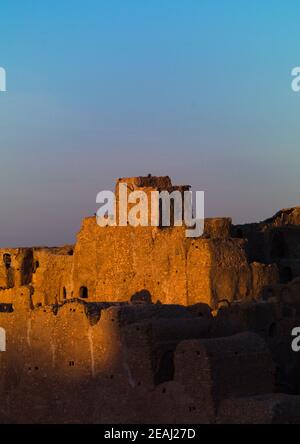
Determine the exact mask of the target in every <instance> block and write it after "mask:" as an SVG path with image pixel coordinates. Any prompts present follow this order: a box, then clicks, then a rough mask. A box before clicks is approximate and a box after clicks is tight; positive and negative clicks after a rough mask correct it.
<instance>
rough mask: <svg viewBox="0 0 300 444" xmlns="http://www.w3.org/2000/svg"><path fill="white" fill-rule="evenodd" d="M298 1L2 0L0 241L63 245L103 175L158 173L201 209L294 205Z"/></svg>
mask: <svg viewBox="0 0 300 444" xmlns="http://www.w3.org/2000/svg"><path fill="white" fill-rule="evenodd" d="M299 13H300V4H299V2H297V1H296V0H289V1H286V2H282V1H278V0H272V1H271V0H269V1H265V2H261V1H258V0H253V1H252V2H249V1H245V0H226V1H225V0H224V1H222V0H218V1H217V0H151V1H150V0H148V1H146V0H109V1H104V0H85V1H84V2H83V1H79V0H77V1H76V0H74V1H72V2H71V1H69V0H68V1H67V0H60V1H58V0H51V1H49V0H43V1H33V0H10V1H8V0H7V1H6V0H3V1H2V2H1V6H0V66H2V67H4V68H5V69H6V71H7V87H8V91H7V93H4V94H3V93H1V94H0V147H1V163H0V205H1V209H2V212H1V218H0V245H2V246H8V245H12V246H13V245H16V246H19V245H43V244H48V245H57V244H61V243H67V242H73V241H74V238H75V234H76V232H77V231H78V229H79V226H80V221H81V219H82V218H83V217H84V216H85V215H89V214H92V213H93V212H94V211H95V209H96V204H95V197H96V194H97V192H98V191H101V190H103V189H113V186H114V179H115V178H117V177H120V176H135V175H142V174H148V173H152V174H157V175H160V174H169V175H170V176H171V177H172V179H173V181H174V182H176V183H190V184H191V185H193V187H194V188H195V189H197V190H204V191H205V192H206V215H207V216H232V217H233V220H234V222H243V221H256V220H261V219H264V218H266V217H268V216H270V215H272V214H273V213H274V212H275V211H277V210H278V209H280V208H282V207H289V206H292V205H298V204H300V197H299V192H298V191H299V188H300V174H299V170H300V168H299V164H300V156H299V136H300V129H299V128H300V126H299V120H300V93H299V94H296V93H293V92H292V90H291V86H290V85H291V76H290V72H291V69H292V68H293V67H294V66H299V65H300V52H299V45H298V42H299V37H300V31H299V23H298V17H299Z"/></svg>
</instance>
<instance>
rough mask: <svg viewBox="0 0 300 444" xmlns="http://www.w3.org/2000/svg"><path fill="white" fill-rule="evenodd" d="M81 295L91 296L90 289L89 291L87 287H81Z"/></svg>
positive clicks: (84, 297)
mask: <svg viewBox="0 0 300 444" xmlns="http://www.w3.org/2000/svg"><path fill="white" fill-rule="evenodd" d="M79 297H80V298H81V299H87V298H88V297H89V291H88V289H87V287H80V290H79Z"/></svg>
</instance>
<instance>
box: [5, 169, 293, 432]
mask: <svg viewBox="0 0 300 444" xmlns="http://www.w3.org/2000/svg"><path fill="white" fill-rule="evenodd" d="M119 181H126V182H127V183H128V184H130V186H131V189H132V190H139V189H140V190H145V191H146V192H150V191H151V190H158V191H162V190H168V191H172V190H181V191H184V190H186V189H188V187H185V186H183V187H174V186H173V185H172V183H171V181H170V179H169V178H168V177H153V176H148V177H137V178H130V179H119ZM117 184H118V182H117ZM0 288H1V290H0V326H1V327H2V328H4V329H5V330H6V340H7V350H6V351H5V352H2V353H0V393H1V405H0V422H1V423H24V422H25V423H39V422H40V423H57V422H58V423H61V422H62V423H169V424H172V423H174V424H176V423H300V352H299V354H298V353H295V352H293V351H292V348H291V341H292V338H291V331H292V329H293V328H294V327H300V208H292V209H289V210H282V211H280V212H279V213H278V214H276V215H275V216H274V217H273V218H271V219H268V220H266V221H264V222H261V223H257V224H247V225H240V226H233V225H232V223H231V220H230V219H229V218H216V219H206V221H205V232H204V234H203V236H202V237H200V238H187V237H186V236H185V228H184V227H174V226H173V227H172V226H171V227H169V228H163V227H138V228H133V227H131V226H126V227H106V228H100V227H99V226H98V225H97V223H96V218H95V217H90V218H87V219H85V220H84V221H83V223H82V227H81V230H80V232H79V234H78V236H77V242H76V244H75V245H70V246H64V247H58V248H18V249H11V248H6V249H1V250H0Z"/></svg>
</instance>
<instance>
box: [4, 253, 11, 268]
mask: <svg viewBox="0 0 300 444" xmlns="http://www.w3.org/2000/svg"><path fill="white" fill-rule="evenodd" d="M3 262H4V265H5V267H6V268H7V269H8V268H10V267H11V255H10V254H8V253H5V254H4V255H3Z"/></svg>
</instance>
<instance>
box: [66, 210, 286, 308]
mask: <svg viewBox="0 0 300 444" xmlns="http://www.w3.org/2000/svg"><path fill="white" fill-rule="evenodd" d="M216 226H219V227H220V238H218V232H217V230H216ZM208 227H209V228H210V230H211V233H214V235H215V236H216V238H213V237H211V238H209V231H208V230H207V233H208V234H206V235H205V236H204V237H203V238H196V239H188V238H186V237H185V230H184V228H183V227H172V228H164V229H160V228H152V227H137V228H133V227H130V226H128V227H106V228H101V227H99V226H98V225H97V224H96V220H95V218H87V219H85V220H84V221H83V224H82V228H81V230H80V233H79V235H78V237H77V244H76V248H75V252H74V271H73V282H74V296H75V297H79V295H80V288H82V287H86V288H87V289H88V297H89V298H90V300H95V301H97V300H107V301H126V300H130V298H131V297H132V296H133V295H134V294H135V293H136V292H139V291H142V290H147V291H148V292H149V293H150V294H151V297H152V300H153V301H154V302H156V301H161V302H162V303H173V302H176V303H180V304H183V305H188V304H193V303H196V302H205V303H208V304H209V305H211V306H212V307H214V306H215V305H216V304H217V302H218V301H219V300H222V299H228V300H229V301H231V300H235V299H244V298H255V297H257V296H258V295H259V293H260V291H261V288H262V287H263V286H264V285H268V284H270V283H275V282H277V279H278V276H277V272H276V267H272V266H269V267H268V266H264V265H262V266H259V264H257V265H255V264H253V265H250V264H249V263H248V262H247V259H246V255H245V251H244V243H243V241H241V240H239V239H230V238H226V237H225V236H226V228H227V227H228V224H227V225H226V224H221V223H220V220H218V225H217V224H214V223H213V221H212V220H210V221H209V223H208ZM213 229H214V231H213ZM224 233H225V234H224ZM210 236H212V234H210Z"/></svg>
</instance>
